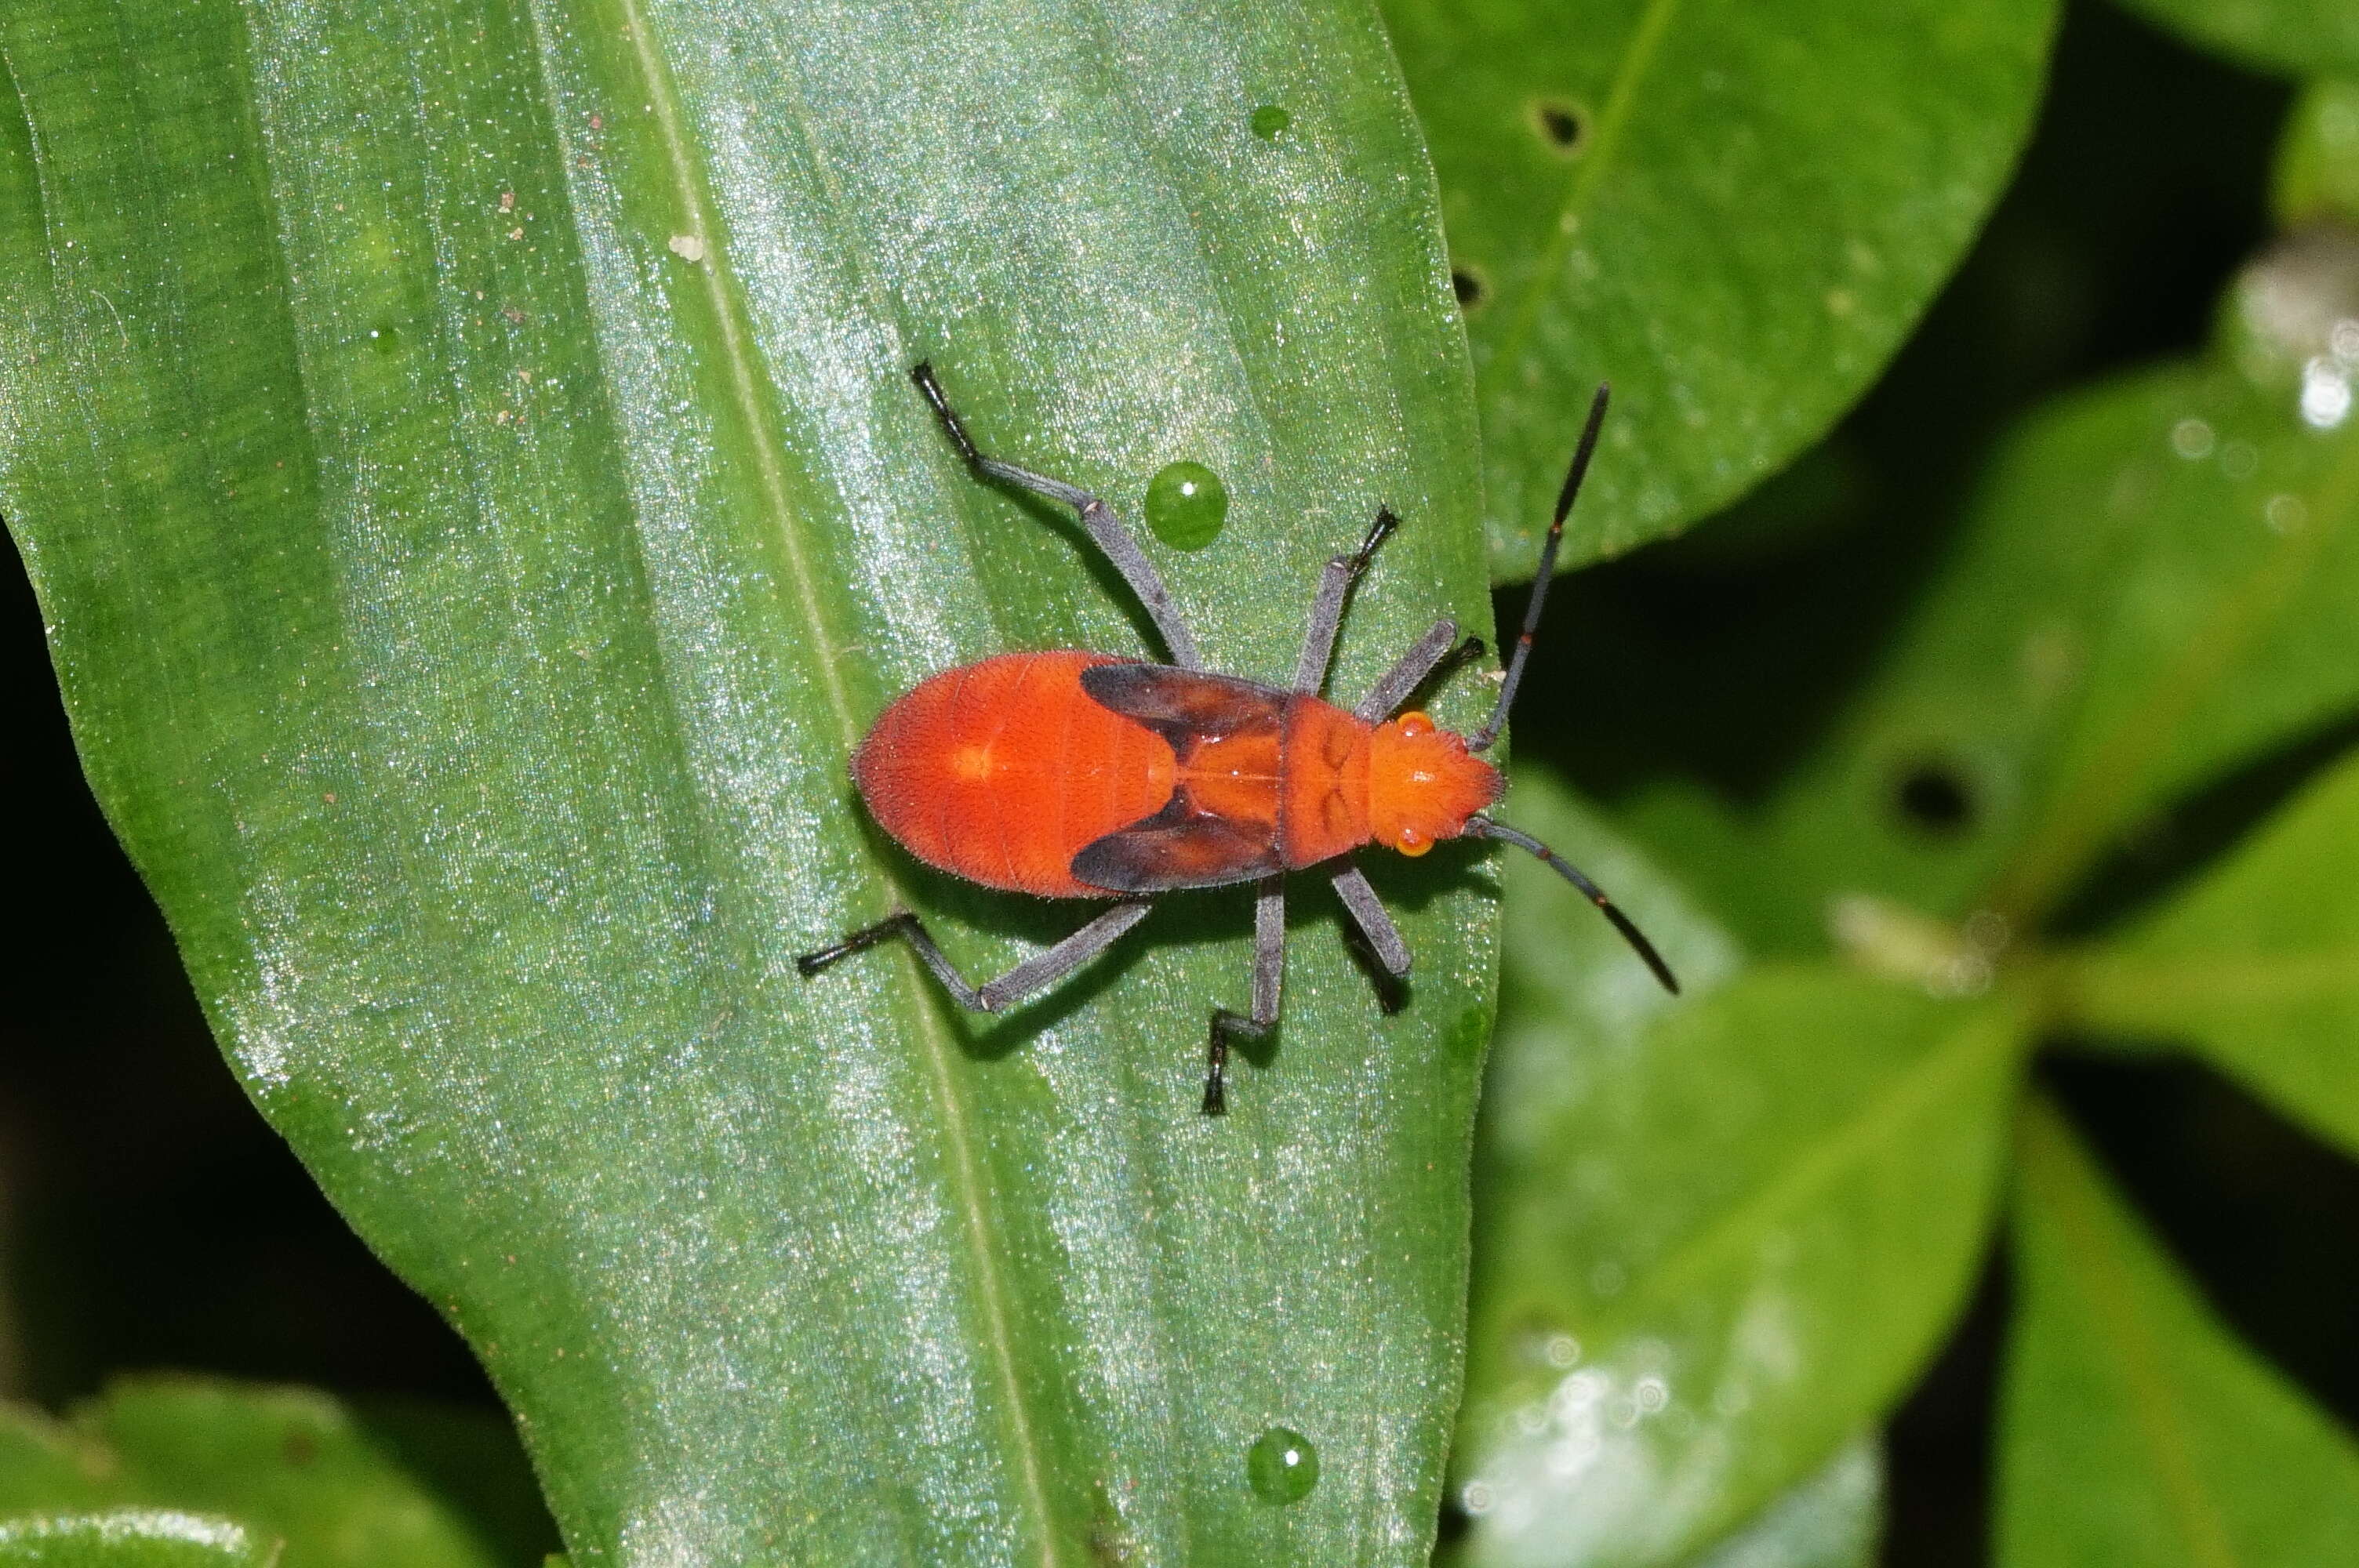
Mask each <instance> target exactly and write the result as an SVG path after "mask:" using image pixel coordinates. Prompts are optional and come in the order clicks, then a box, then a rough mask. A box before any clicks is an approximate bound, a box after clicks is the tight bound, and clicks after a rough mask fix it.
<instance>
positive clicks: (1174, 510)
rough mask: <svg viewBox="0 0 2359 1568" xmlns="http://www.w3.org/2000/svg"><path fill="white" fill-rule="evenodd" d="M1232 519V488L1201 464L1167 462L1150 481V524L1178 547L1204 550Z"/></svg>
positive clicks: (1156, 533) (1174, 546)
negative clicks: (1230, 509)
mask: <svg viewBox="0 0 2359 1568" xmlns="http://www.w3.org/2000/svg"><path fill="white" fill-rule="evenodd" d="M1228 520H1229V487H1228V486H1227V485H1225V484H1223V483H1222V482H1221V476H1220V475H1219V474H1216V473H1214V472H1213V471H1212V470H1211V469H1208V468H1206V467H1205V466H1204V465H1203V464H1201V463H1190V462H1177V463H1167V464H1166V465H1164V467H1163V470H1162V471H1160V472H1159V473H1158V474H1157V475H1156V476H1155V477H1154V478H1153V479H1151V480H1149V481H1147V526H1148V527H1149V528H1152V529H1153V530H1155V536H1156V537H1157V538H1158V539H1160V540H1162V541H1163V542H1164V543H1165V544H1167V545H1169V546H1171V547H1172V548H1173V549H1175V550H1201V549H1202V548H1203V547H1204V546H1207V545H1209V544H1211V543H1212V541H1213V540H1214V539H1217V538H1219V537H1220V535H1221V525H1222V524H1223V523H1226V522H1227V521H1228Z"/></svg>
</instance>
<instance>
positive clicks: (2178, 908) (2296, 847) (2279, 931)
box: [2060, 759, 2359, 1152]
mask: <svg viewBox="0 0 2359 1568" xmlns="http://www.w3.org/2000/svg"><path fill="white" fill-rule="evenodd" d="M2060 986H2061V988H2062V989H2061V993H2060V994H2061V996H2062V997H2063V998H2064V999H2065V1001H2064V1005H2065V1006H2066V1007H2067V1008H2068V1009H2069V1012H2070V1016H2071V1018H2072V1019H2073V1020H2074V1022H2078V1023H2080V1024H2082V1025H2083V1026H2087V1027H2093V1028H2096V1029H2100V1030H2116V1031H2121V1032H2124V1033H2132V1034H2136V1035H2138V1036H2141V1037H2146V1038H2152V1039H2161V1040H2178V1041H2184V1042H2187V1043H2190V1044H2197V1045H2200V1046H2201V1048H2202V1050H2203V1051H2204V1053H2205V1054H2208V1055H2210V1056H2211V1057H2212V1058H2213V1059H2214V1060H2216V1061H2217V1062H2219V1063H2220V1064H2221V1065H2223V1066H2224V1067H2226V1068H2228V1069H2229V1070H2230V1071H2231V1072H2234V1073H2235V1074H2236V1075H2237V1076H2240V1077H2242V1078H2244V1079H2245V1081H2247V1082H2248V1083H2250V1084H2252V1085H2253V1087H2255V1088H2256V1089H2258V1090H2259V1091H2260V1092H2261V1093H2263V1094H2265V1095H2267V1097H2269V1098H2271V1099H2273V1100H2275V1101H2276V1102H2277V1104H2278V1105H2280V1106H2282V1107H2283V1108H2285V1109H2286V1110H2287V1111H2288V1113H2289V1114H2290V1115H2292V1116H2293V1117H2294V1118H2296V1119H2298V1120H2300V1121H2302V1122H2305V1123H2307V1124H2308V1125H2309V1126H2310V1127H2312V1128H2315V1129H2316V1130H2319V1131H2320V1132H2321V1133H2322V1134H2324V1135H2325V1136H2327V1137H2329V1138H2331V1139H2333V1140H2334V1141H2337V1142H2339V1143H2341V1144H2342V1145H2343V1148H2344V1149H2345V1150H2347V1151H2351V1152H2359V1060H2354V1050H2353V1042H2354V1041H2359V759H2354V760H2346V761H2345V762H2343V763H2342V765H2340V766H2339V767H2337V768H2336V769H2335V770H2334V771H2333V772H2332V773H2328V774H2327V775H2326V776H2325V777H2323V778H2321V779H2320V780H2319V781H2318V782H2317V783H2316V784H2313V785H2312V786H2311V787H2310V789H2309V790H2308V791H2306V792H2305V793H2304V794H2303V795H2302V796H2301V797H2300V798H2299V799H2298V800H2296V801H2294V802H2292V803H2290V804H2289V805H2288V806H2287V807H2286V808H2285V809H2284V810H2283V811H2282V812H2280V813H2278V814H2277V816H2274V817H2272V818H2271V819H2270V820H2269V822H2267V824H2266V825H2265V826H2264V827H2261V828H2260V829H2259V830H2258V831H2257V832H2256V834H2255V836H2254V838H2252V840H2251V841H2250V842H2248V843H2246V844H2244V845H2241V846H2239V848H2238V849H2237V850H2236V852H2235V854H2234V856H2232V857H2231V858H2229V859H2228V860H2225V861H2223V863H2221V864H2220V865H2219V866H2217V867H2215V868H2214V869H2212V871H2210V872H2209V873H2207V874H2206V875H2205V877H2204V878H2203V880H2202V881H2201V882H2199V883H2197V884H2196V885H2195V886H2194V887H2192V888H2190V889H2188V890H2187V891H2186V892H2184V893H2183V894H2182V895H2181V896H2180V897H2178V898H2176V899H2174V900H2173V901H2171V902H2170V903H2169V904H2167V905H2165V906H2164V907H2163V908H2161V909H2159V910H2158V911H2157V912H2156V913H2155V914H2153V915H2152V916H2150V917H2149V918H2147V919H2146V920H2144V921H2142V922H2140V923H2139V924H2138V925H2136V927H2135V928H2133V929H2131V930H2129V931H2127V932H2125V933H2123V934H2122V935H2120V936H2119V937H2117V938H2115V939H2114V940H2113V941H2110V942H2107V943H2105V944H2104V945H2103V946H2099V947H2097V948H2095V949H2093V950H2092V951H2090V952H2087V953H2085V954H2082V955H2078V956H2076V957H2073V958H2072V959H2071V960H2070V961H2069V962H2068V963H2067V964H2066V965H2065V966H2064V968H2062V970H2061V971H2060Z"/></svg>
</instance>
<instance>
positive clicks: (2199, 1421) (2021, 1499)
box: [1998, 1101, 2359, 1568]
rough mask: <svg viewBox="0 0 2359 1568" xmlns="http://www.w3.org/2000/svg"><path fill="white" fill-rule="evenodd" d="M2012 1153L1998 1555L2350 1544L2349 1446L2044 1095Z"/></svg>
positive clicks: (2170, 1566)
mask: <svg viewBox="0 0 2359 1568" xmlns="http://www.w3.org/2000/svg"><path fill="white" fill-rule="evenodd" d="M2021 1158H2022V1190H2021V1199H2020V1203H2019V1205H2018V1220H2017V1231H2016V1235H2017V1240H2016V1260H2017V1269H2016V1292H2017V1307H2016V1317H2015V1327H2014V1331H2013V1337H2012V1340H2011V1342H2010V1344H2009V1346H2008V1351H2007V1367H2006V1382H2005V1388H2004V1390H2003V1392H2002V1396H2001V1397H2002V1411H2001V1416H2000V1437H1999V1457H1998V1471H1999V1474H1998V1494H1999V1496H1998V1538H1999V1558H1998V1560H1999V1562H2000V1563H2003V1564H2005V1565H2006V1568H2048V1565H2049V1564H2055V1565H2057V1568H2063V1565H2065V1564H2075V1565H2077V1564H2082V1563H2140V1564H2144V1565H2148V1568H2176V1565H2178V1564H2187V1565H2189V1568H2275V1565H2278V1564H2282V1565H2283V1568H2297V1565H2301V1568H2308V1565H2309V1564H2312V1563H2333V1562H2338V1561H2340V1560H2342V1559H2343V1557H2345V1556H2347V1555H2348V1553H2349V1549H2350V1543H2351V1541H2354V1540H2359V1448H2354V1445H2353V1444H2352V1441H2351V1439H2350V1438H2349V1437H2348V1436H2347V1435H2346V1434H2345V1433H2343V1432H2342V1431H2341V1430H2340V1429H2339V1428H2337V1427H2336V1426H2335V1425H2334V1423H2333V1422H2331V1421H2329V1420H2328V1419H2327V1418H2326V1417H2325V1415H2323V1414H2322V1413H2321V1411H2319V1410H2318V1409H2317V1408H2316V1407H2315V1406H2313V1405H2312V1404H2311V1403H2310V1400H2308V1399H2306V1398H2305V1397H2303V1395H2302V1393H2301V1392H2300V1390H2299V1389H2297V1388H2295V1387H2294V1386H2293V1385H2292V1384H2291V1383H2290V1382H2289V1381H2288V1380H2287V1379H2285V1378H2284V1377H2283V1376H2282V1375H2281V1374H2279V1373H2278V1372H2277V1371H2276V1370H2275V1369H2274V1368H2270V1367H2269V1366H2267V1364H2265V1363H2264V1362H2262V1361H2261V1360H2260V1358H2259V1357H2256V1356H2255V1355H2254V1354H2253V1352H2252V1351H2250V1350H2248V1349H2246V1348H2245V1346H2243V1345H2241V1344H2239V1343H2238V1342H2237V1340H2236V1339H2235V1337H2234V1335H2232V1334H2231V1333H2230V1332H2229V1331H2228V1330H2227V1329H2226V1328H2225V1327H2223V1325H2221V1324H2220V1323H2219V1321H2218V1320H2217V1319H2216V1318H2215V1317H2214V1316H2213V1315H2212V1313H2211V1311H2210V1310H2209V1309H2208V1308H2207V1307H2206V1306H2205V1305H2204V1303H2202V1302H2201V1300H2200V1299H2199V1298H2198V1297H2197V1295H2196V1293H2195V1292H2194V1290H2193V1289H2192V1288H2191V1287H2190V1285H2189V1284H2188V1282H2187V1281H2185V1280H2184V1279H2182V1278H2181V1277H2180V1274H2179V1272H2178V1271H2177V1270H2176V1269H2175V1268H2173V1267H2172V1265H2171V1263H2170V1261H2169V1259H2168V1258H2166V1257H2165V1256H2164V1254H2163V1251H2162V1249H2161V1248H2160V1247H2158V1245H2157V1244H2156V1242H2155V1241H2154V1239H2153V1238H2152V1237H2150V1236H2149V1235H2147V1232H2146V1229H2145V1227H2143V1226H2142V1225H2140V1224H2139V1223H2138V1221H2137V1219H2136V1217H2134V1216H2133V1215H2132V1214H2131V1213H2130V1212H2129V1211H2128V1209H2127V1208H2126V1207H2125V1206H2124V1205H2123V1204H2122V1202H2121V1200H2120V1199H2119V1198H2118V1197H2116V1196H2115V1195H2114V1194H2113V1193H2112V1192H2111V1191H2109V1190H2108V1187H2107V1184H2106V1183H2105V1181H2104V1177H2103V1176H2101V1175H2100V1174H2099V1173H2098V1172H2097V1170H2096V1169H2095V1167H2094V1166H2093V1163H2092V1162H2091V1161H2090V1159H2089V1156H2088V1155H2087V1154H2086V1153H2085V1152H2082V1149H2081V1148H2080V1147H2079V1145H2078V1143H2077V1142H2076V1141H2075V1140H2074V1138H2073V1135H2072V1133H2071V1130H2069V1129H2068V1128H2067V1127H2066V1126H2065V1124H2064V1121H2063V1119H2062V1118H2061V1117H2060V1116H2059V1115H2058V1114H2057V1113H2056V1112H2055V1111H2054V1110H2053V1109H2051V1108H2048V1107H2047V1106H2046V1105H2045V1104H2044V1103H2042V1102H2037V1101H2035V1102H2034V1103H2033V1104H2032V1106H2031V1107H2030V1108H2028V1110H2027V1115H2026V1117H2025V1119H2024V1128H2023V1138H2022V1152H2021Z"/></svg>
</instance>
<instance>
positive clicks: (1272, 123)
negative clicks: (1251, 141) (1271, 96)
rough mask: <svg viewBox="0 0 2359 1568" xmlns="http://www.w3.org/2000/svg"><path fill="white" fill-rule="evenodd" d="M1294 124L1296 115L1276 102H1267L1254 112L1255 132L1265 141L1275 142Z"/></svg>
mask: <svg viewBox="0 0 2359 1568" xmlns="http://www.w3.org/2000/svg"><path fill="white" fill-rule="evenodd" d="M1291 124H1294V116H1293V115H1291V114H1288V113H1287V112H1286V111H1285V110H1283V109H1281V108H1279V107H1278V106H1277V104H1275V103H1265V104H1263V105H1262V106H1261V107H1260V108H1258V109H1256V110H1255V111H1254V112H1253V134H1254V135H1256V136H1259V137H1260V138H1261V139H1262V140H1263V141H1265V142H1274V141H1276V140H1277V138H1278V137H1280V136H1281V135H1285V134H1286V128H1287V127H1288V125H1291Z"/></svg>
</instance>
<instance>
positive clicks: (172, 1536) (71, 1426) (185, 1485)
mask: <svg viewBox="0 0 2359 1568" xmlns="http://www.w3.org/2000/svg"><path fill="white" fill-rule="evenodd" d="M122 1510H132V1511H131V1512H129V1513H124V1512H122ZM139 1510H146V1512H144V1513H141V1512H139ZM12 1516H23V1517H26V1518H43V1519H64V1518H67V1517H70V1516H71V1517H77V1518H79V1517H84V1516H94V1517H96V1518H98V1519H101V1520H102V1521H103V1520H109V1519H112V1520H114V1521H115V1522H114V1523H113V1524H104V1525H103V1526H101V1525H91V1526H87V1527H84V1526H81V1525H77V1526H76V1527H75V1529H74V1530H71V1531H69V1532H67V1533H68V1534H70V1535H71V1536H72V1538H73V1541H75V1542H78V1543H81V1544H76V1545H75V1546H74V1547H73V1550H75V1551H81V1550H83V1549H84V1548H85V1547H88V1549H89V1550H93V1551H95V1550H98V1549H99V1546H101V1545H103V1544H105V1543H106V1542H108V1541H113V1540H114V1538H115V1537H136V1538H137V1540H138V1541H147V1537H148V1536H150V1535H156V1534H157V1533H158V1532H157V1531H155V1530H147V1529H146V1528H145V1527H144V1526H136V1519H135V1524H123V1523H122V1520H123V1519H134V1518H135V1516H136V1518H141V1519H197V1520H201V1521H211V1522H207V1523H205V1525H204V1528H203V1529H201V1530H196V1529H193V1528H192V1529H190V1530H179V1529H174V1530H163V1531H162V1533H161V1535H160V1536H158V1540H159V1541H161V1544H157V1545H153V1546H148V1545H142V1546H139V1547H138V1550H142V1551H147V1550H154V1551H158V1552H203V1551H222V1552H231V1554H232V1555H233V1556H235V1555H236V1554H237V1553H239V1552H244V1551H245V1547H244V1546H240V1545H238V1544H237V1543H236V1542H234V1541H229V1540H228V1539H227V1538H226V1536H225V1535H224V1534H223V1532H224V1531H235V1532H239V1533H240V1534H241V1535H242V1537H244V1538H250V1539H251V1541H259V1542H260V1543H261V1544H262V1545H263V1546H264V1547H266V1548H268V1549H269V1552H270V1553H271V1554H273V1555H274V1557H275V1560H276V1561H277V1562H278V1563H281V1564H282V1568H493V1565H494V1564H504V1565H506V1568H532V1565H534V1564H537V1563H538V1562H539V1557H538V1554H537V1553H518V1552H505V1553H504V1552H497V1551H495V1550H493V1549H492V1547H491V1546H490V1545H489V1544H488V1542H487V1541H485V1540H484V1537H483V1536H482V1535H481V1533H480V1532H479V1531H478V1530H476V1529H475V1528H474V1527H473V1524H472V1523H471V1522H470V1521H469V1520H468V1519H465V1518H464V1517H462V1515H461V1514H460V1513H458V1512H457V1511H455V1510H453V1509H451V1507H450V1506H449V1504H448V1503H447V1502H446V1501H445V1500H444V1498H441V1497H440V1496H439V1495H438V1488H437V1487H435V1486H434V1485H433V1483H432V1482H431V1481H430V1480H428V1479H427V1478H425V1477H422V1476H419V1474H418V1473H417V1472H416V1471H415V1470H413V1469H412V1468H411V1467H410V1466H409V1465H407V1464H406V1463H405V1462H404V1461H403V1460H402V1459H401V1458H400V1457H399V1456H397V1455H396V1454H393V1453H391V1452H389V1451H388V1450H387V1449H386V1447H385V1446H384V1445H383V1444H381V1443H380V1442H379V1440H378V1439H377V1437H376V1435H375V1433H373V1432H372V1431H371V1430H370V1429H369V1427H368V1426H367V1425H366V1424H365V1423H364V1422H362V1421H359V1420H357V1419H355V1418H354V1417H353V1414H352V1413H351V1412H350V1411H348V1410H347V1409H346V1408H345V1407H344V1406H343V1405H342V1404H341V1403H340V1402H338V1401H337V1400H333V1399H331V1398H330V1397H328V1396H327V1395H325V1394H321V1393H316V1392H313V1391H311V1390H302V1389H283V1388H267V1387H258V1386H254V1385H248V1384H239V1383H229V1382H223V1381H217V1380H212V1379H194V1378H156V1377H149V1378H137V1379H124V1380H122V1381H120V1382H117V1383H115V1384H114V1385H113V1386H112V1387H110V1388H109V1389H108V1390H107V1391H106V1392H105V1393H104V1394H103V1395H102V1396H100V1397H99V1398H97V1399H94V1400H90V1401H88V1402H86V1403H84V1404H82V1405H81V1406H79V1407H78V1408H76V1409H75V1410H74V1411H72V1412H71V1418H70V1419H69V1420H68V1421H66V1422H50V1421H49V1420H47V1419H46V1418H44V1417H41V1416H39V1415H38V1413H36V1412H33V1411H27V1410H24V1409H22V1408H15V1409H9V1410H5V1411H0V1534H5V1532H6V1530H9V1529H10V1528H12V1527H11V1526H10V1525H9V1524H8V1523H7V1522H5V1521H6V1520H7V1519H9V1518H10V1517H12ZM36 1533H38V1532H36ZM52 1533H54V1532H52ZM31 1539H32V1537H31V1536H27V1540H28V1541H29V1540H31ZM41 1541H42V1542H43V1544H42V1545H41V1551H43V1552H49V1551H53V1550H54V1551H64V1550H66V1548H65V1547H64V1546H61V1545H59V1544H58V1542H57V1541H54V1540H52V1539H50V1537H49V1536H42V1537H41ZM92 1543H96V1544H92ZM110 1549H111V1548H110ZM27 1550H30V1548H29V1547H28V1548H27ZM15 1560H16V1559H14V1558H7V1557H5V1556H0V1561H11V1562H13V1561H15ZM44 1560H46V1559H44ZM163 1560H170V1561H177V1560H178V1559H173V1558H167V1559H163ZM239 1560H241V1561H242V1560H243V1559H242V1558H239Z"/></svg>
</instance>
